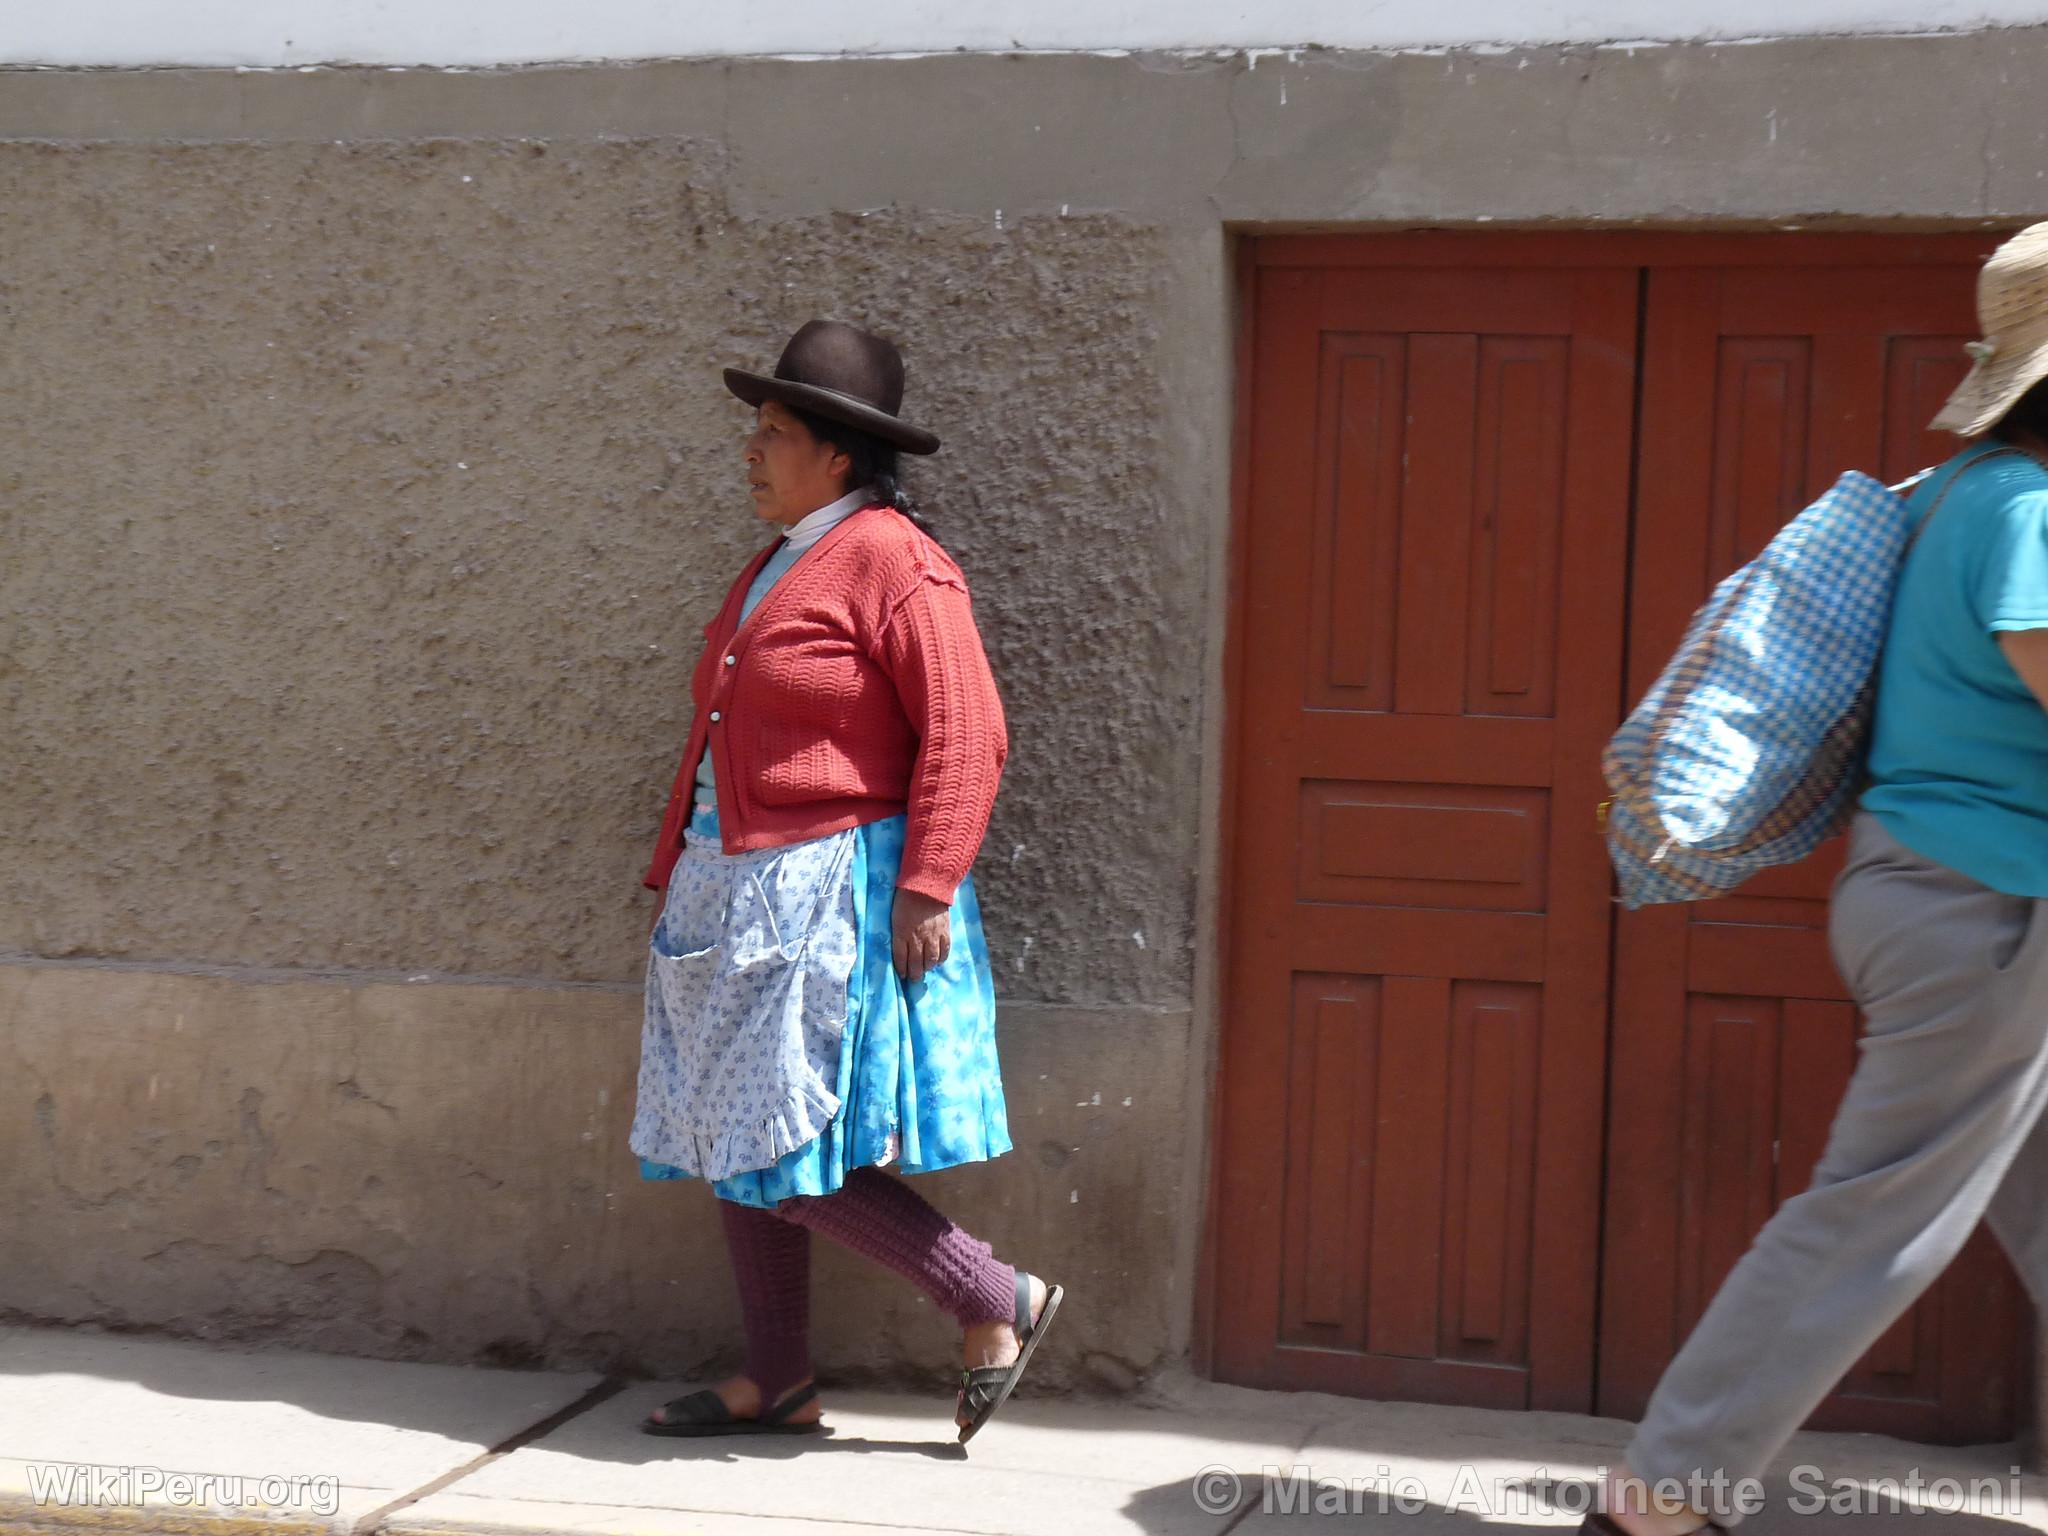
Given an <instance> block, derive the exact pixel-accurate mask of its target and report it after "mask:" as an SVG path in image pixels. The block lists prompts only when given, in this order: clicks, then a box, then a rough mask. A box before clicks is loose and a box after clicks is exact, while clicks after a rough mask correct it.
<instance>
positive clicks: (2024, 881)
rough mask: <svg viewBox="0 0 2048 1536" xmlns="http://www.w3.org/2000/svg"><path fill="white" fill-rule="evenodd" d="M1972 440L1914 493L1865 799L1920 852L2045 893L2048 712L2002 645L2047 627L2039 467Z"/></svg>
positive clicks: (2045, 527)
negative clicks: (1912, 537) (2014, 635)
mask: <svg viewBox="0 0 2048 1536" xmlns="http://www.w3.org/2000/svg"><path fill="white" fill-rule="evenodd" d="M1991 446H1993V445H1988V444H1987V445H1983V446H1979V447H1973V448H1971V449H1969V450H1967V451H1966V452H1964V453H1960V454H1958V455H1956V457H1955V458H1953V459H1951V460H1949V461H1948V463H1947V464H1945V465H1943V466H1942V467H1941V468H1940V469H1939V470H1937V471H1936V472H1935V473H1934V474H1933V475H1931V476H1930V477H1929V478H1928V479H1927V481H1926V482H1925V483H1923V484H1922V485H1921V486H1920V488H1919V489H1918V490H1917V491H1916V492H1915V494H1914V496H1913V499H1912V510H1913V512H1914V513H1915V514H1916V515H1920V516H1925V515H1926V513H1927V510H1928V509H1929V508H1930V507H1933V506H1934V504H1935V498H1936V497H1937V496H1940V495H1941V493H1942V490H1943V488H1944V487H1947V486H1949V485H1950V482H1951V481H1953V488H1952V489H1950V490H1949V491H1948V494H1947V496H1946V498H1945V499H1943V500H1942V502H1941V504H1940V506H1939V508H1938V509H1936V511H1935V513H1934V517H1933V520H1932V521H1931V522H1929V523H1928V524H1927V528H1926V531H1925V532H1924V533H1923V534H1922V535H1921V536H1920V542H1919V543H1918V545H1916V546H1915V548H1914V550H1913V553H1912V555H1911V557H1910V558H1909V559H1908V560H1907V562H1906V568H1905V571H1904V572H1903V574H1902V575H1901V577H1900V579H1899V590H1898V596H1897V599H1896V600H1895V602H1894V604H1893V607H1892V618H1891V630H1890V633H1889V635H1888V636H1887V638H1886V641H1885V649H1884V659H1883V664H1882V670H1881V673H1880V676H1879V680H1878V692H1877V720H1876V725H1875V729H1874V731H1873V734H1872V738H1871V748H1870V779H1871V783H1870V786H1869V788H1868V789H1866V790H1865V791H1864V794H1863V802H1862V803H1863V808H1864V809H1865V810H1867V811H1869V812H1871V813H1872V814H1873V815H1875V816H1876V817H1877V818H1878V820H1879V821H1881V822H1882V823H1883V824H1884V827H1885V830H1886V831H1888V832H1890V833H1891V834H1892V836H1894V837H1896V838H1897V839H1898V840H1899V841H1900V842H1902V843H1904V844H1905V845H1906V846H1907V847H1908V848H1911V849H1912V850H1913V851H1914V852H1915V853H1917V854H1919V855H1921V857H1923V858H1928V859H1933V860H1934V861H1935V862H1936V863H1939V864H1946V865H1947V866H1948V867H1949V868H1951V869H1954V870H1958V871H1960V872H1961V873H1963V874H1966V875H1968V876H1969V877H1970V878H1971V879H1973V880H1975V881H1977V882H1979V883H1980V884H1982V885H1988V886H1990V887H1991V888H1992V889H1993V890H1998V891H2005V892H2007V893H2008V894H2011V895H2014V896H2036V897H2039V896H2048V711H2044V710H2043V709H2042V707H2041V705H2040V703H2039V701H2037V700H2036V699H2035V697H2034V695H2033V693H2032V692H2031V691H2030V690H2029V689H2028V687H2027V685H2026V684H2025V683H2024V682H2022V681H2021V680H2020V676H2019V674H2018V673H2017V672H2015V671H2014V670H2013V668H2012V663H2010V662H2008V661H2007V660H2006V659H2005V653H2004V652H2003V651H2001V650H2000V649H1999V648H1998V635H1999V633H2000V632H2001V631H2004V630H2014V629H2048V470H2044V469H2043V468H2042V467H2041V466H2040V465H2039V464H2038V463H2036V462H2035V461H2034V460H2033V459H2032V458H2030V457H2026V456H2023V455H2020V454H2013V453H2008V454H2003V455H2001V456H1999V457H1997V458H1993V459H1985V458H1984V455H1985V454H1986V453H1987V452H1988V451H1989V449H1990V447H1991Z"/></svg>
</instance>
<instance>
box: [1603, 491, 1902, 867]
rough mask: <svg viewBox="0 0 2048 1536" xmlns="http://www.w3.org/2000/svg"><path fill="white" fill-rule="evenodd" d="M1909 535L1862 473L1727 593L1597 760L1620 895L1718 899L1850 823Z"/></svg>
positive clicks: (1811, 511) (1696, 623) (1892, 502)
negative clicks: (1602, 776)
mask: <svg viewBox="0 0 2048 1536" xmlns="http://www.w3.org/2000/svg"><path fill="white" fill-rule="evenodd" d="M1911 538H1912V526H1911V520H1910V518H1909V516H1908V513H1907V509H1906V501H1905V498H1904V497H1903V496H1901V495H1899V494H1898V493H1897V492H1896V491H1894V490H1892V489H1890V488H1889V487H1887V486H1885V485H1884V484H1882V483H1881V482H1879V481H1877V480H1873V479H1872V478H1871V477H1870V476H1868V475H1864V474H1858V473H1855V472H1853V471H1852V472H1851V473H1849V474H1845V475H1843V476H1842V478H1841V479H1840V480H1837V481H1836V482H1835V484H1834V485H1833V487H1832V488H1830V489H1829V490H1828V492H1827V493H1826V494H1825V495H1824V496H1822V497H1821V498H1820V500H1818V501H1816V502H1814V503H1813V505H1812V506H1810V507H1808V508H1807V509H1806V510H1805V511H1803V512H1801V513H1800V514H1799V515H1798V516H1797V517H1795V518H1793V519H1792V521H1791V522H1789V523H1787V524H1786V525H1785V527H1784V528H1783V529H1782V530H1780V532H1779V533H1778V535H1777V537H1776V538H1774V539H1772V540H1771V542H1770V543H1769V544H1768V545H1766V546H1765V547H1764V550H1763V552H1762V553H1761V554H1759V555H1758V556H1757V557H1756V559H1754V560H1752V561H1751V562H1750V563H1749V564H1748V565H1746V566H1744V567H1743V568H1742V569H1741V570H1739V571H1737V572H1735V573H1734V574H1733V575H1732V576H1730V577H1728V578H1727V579H1726V580H1725V581H1723V582H1722V583H1721V584H1720V585H1719V586H1718V587H1716V588H1715V589H1714V594H1713V596H1712V597H1710V598H1709V599H1708V600H1707V602H1706V605H1705V606H1704V607H1702V608H1701V609H1700V611H1699V612H1698V613H1697V614H1695V615H1694V616H1693V620H1692V623H1691V625H1690V627H1689V628H1688V629H1687V630H1686V635H1685V639H1684V641H1683V642H1682V643H1681V644H1680V645H1679V647H1678V651H1677V654H1676V655H1674V656H1673V657H1672V659H1671V662H1670V664H1669V665H1668V666H1666V667H1665V669H1664V673H1663V675H1662V676H1661V677H1659V678H1658V679H1657V682H1656V684H1655V686H1654V687H1652V688H1651V689H1650V691H1649V693H1648V694H1647V695H1645V696H1644V698H1643V701H1642V702H1641V703H1640V704H1638V705H1637V706H1636V708H1635V710H1634V711H1633V712H1632V713H1631V714H1630V715H1629V717H1628V719H1627V720H1626V721H1624V722H1623V724H1622V727H1621V729H1620V730H1619V731H1617V732H1616V733H1615V735H1614V738H1613V740H1612V741H1610V742H1609V743H1608V746H1607V750H1606V752H1605V753H1604V754H1603V755H1602V758H1601V767H1602V770H1603V771H1604V773H1605V775H1606V778H1607V784H1608V788H1609V790H1610V791H1611V792H1612V794H1613V799H1612V801H1611V802H1610V803H1609V807H1608V813H1607V845H1608V852H1609V854H1610V855H1611V856H1612V858H1613V861H1614V868H1615V873H1616V874H1617V876H1618V877H1619V880H1620V885H1621V899H1622V902H1623V904H1624V905H1626V906H1628V907H1630V908H1636V907H1642V906H1647V905H1649V904H1651V903H1653V902H1664V901H1696V900H1698V899H1700V898H1702V897H1706V896H1718V895H1720V894H1722V893H1723V892H1726V891H1730V890H1733V889H1734V888H1735V887H1736V886H1738V885H1741V884H1742V883H1743V882H1744V881H1745V880H1747V879H1749V878H1750V877H1751V876H1752V875H1754V874H1756V873H1757V872H1758V871H1759V870H1762V869H1766V868H1769V867H1770V866H1772V865H1774V864H1789V863H1793V862H1795V861H1797V860H1799V859H1802V858H1804V857H1806V855H1807V854H1809V853H1811V852H1812V851H1813V850H1814V849H1815V848H1816V847H1818V846H1819V845H1820V844H1821V843H1822V842H1823V841H1825V840H1826V839H1827V838H1829V837H1831V836H1833V835H1834V834H1835V833H1837V832H1839V831H1841V830H1842V829H1843V828H1844V827H1845V826H1846V825H1847V823H1848V821H1849V818H1850V816H1851V815H1852V814H1853V812H1854V810H1855V804H1856V797H1857V792H1858V788H1859V783H1860V780H1861V776H1862V767H1863V758H1864V753H1865V750H1866V748H1867V746H1868V739H1869V727H1870V712H1871V704H1872V700H1873V692H1874V680H1875V672H1876V666H1877V660H1878V657H1879V654H1880V653H1881V652H1882V650H1883V648H1884V637H1885V631H1886V628H1887V627H1888V625H1889V624H1890V621H1891V608H1892V593H1893V590H1894V588H1895V587H1896V586H1897V582H1898V574H1899V569H1900V567H1901V565H1902V564H1903V563H1904V560H1905V555H1906V551H1907V549H1908V547H1909V546H1910V543H1911Z"/></svg>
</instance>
